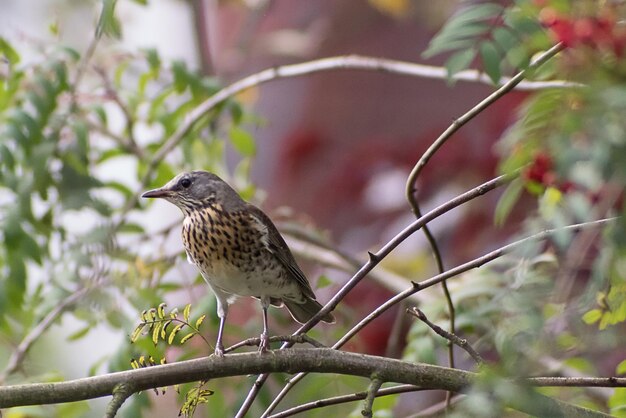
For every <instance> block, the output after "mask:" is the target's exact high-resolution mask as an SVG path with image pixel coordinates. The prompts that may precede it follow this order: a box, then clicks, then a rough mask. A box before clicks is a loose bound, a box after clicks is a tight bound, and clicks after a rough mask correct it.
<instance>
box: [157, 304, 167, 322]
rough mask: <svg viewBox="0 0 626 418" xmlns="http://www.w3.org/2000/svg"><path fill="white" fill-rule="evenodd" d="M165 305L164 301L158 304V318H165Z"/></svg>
mask: <svg viewBox="0 0 626 418" xmlns="http://www.w3.org/2000/svg"><path fill="white" fill-rule="evenodd" d="M166 306H167V305H166V304H165V302H163V303H161V304H159V307H158V308H157V313H158V315H159V318H161V319H163V318H165V307H166Z"/></svg>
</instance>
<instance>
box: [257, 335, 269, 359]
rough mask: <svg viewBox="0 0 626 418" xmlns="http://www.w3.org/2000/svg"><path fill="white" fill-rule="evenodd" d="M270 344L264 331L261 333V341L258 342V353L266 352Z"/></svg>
mask: <svg viewBox="0 0 626 418" xmlns="http://www.w3.org/2000/svg"><path fill="white" fill-rule="evenodd" d="M269 346H270V337H269V336H268V335H267V334H266V333H262V334H261V341H260V342H259V353H261V354H263V353H267V352H268V350H269Z"/></svg>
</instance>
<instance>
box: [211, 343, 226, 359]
mask: <svg viewBox="0 0 626 418" xmlns="http://www.w3.org/2000/svg"><path fill="white" fill-rule="evenodd" d="M213 355H214V356H216V357H224V346H223V345H222V344H217V345H216V346H215V352H213Z"/></svg>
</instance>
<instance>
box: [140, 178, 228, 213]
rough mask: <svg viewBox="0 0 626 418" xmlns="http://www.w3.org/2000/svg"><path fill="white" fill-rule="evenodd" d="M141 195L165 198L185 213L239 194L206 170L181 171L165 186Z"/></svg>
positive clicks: (225, 202)
mask: <svg viewBox="0 0 626 418" xmlns="http://www.w3.org/2000/svg"><path fill="white" fill-rule="evenodd" d="M141 197H146V198H161V199H165V200H167V201H168V202H170V203H173V204H175V205H176V206H178V207H179V208H180V209H181V210H182V211H183V212H184V213H185V214H187V213H189V212H191V211H193V210H194V209H197V208H200V207H204V206H207V205H210V204H215V203H220V204H222V205H224V204H228V203H231V202H236V201H238V200H239V195H238V194H237V192H235V190H233V188H232V187H230V186H229V185H228V184H227V183H226V182H224V181H223V180H222V179H221V178H219V177H218V176H216V175H215V174H212V173H209V172H207V171H191V172H189V173H181V174H179V175H177V176H176V177H174V178H173V179H172V180H170V181H169V182H168V183H167V184H166V185H165V186H163V187H161V188H158V189H154V190H149V191H147V192H145V193H144V194H142V195H141Z"/></svg>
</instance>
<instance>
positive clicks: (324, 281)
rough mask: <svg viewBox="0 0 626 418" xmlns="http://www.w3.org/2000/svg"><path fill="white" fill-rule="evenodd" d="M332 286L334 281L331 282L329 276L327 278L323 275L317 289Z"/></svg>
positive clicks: (318, 281) (318, 280)
mask: <svg viewBox="0 0 626 418" xmlns="http://www.w3.org/2000/svg"><path fill="white" fill-rule="evenodd" d="M331 284H333V281H332V280H330V278H329V277H328V276H326V275H325V274H322V275H321V276H320V277H319V279H317V288H318V289H322V288H324V287H327V286H330V285H331Z"/></svg>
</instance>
